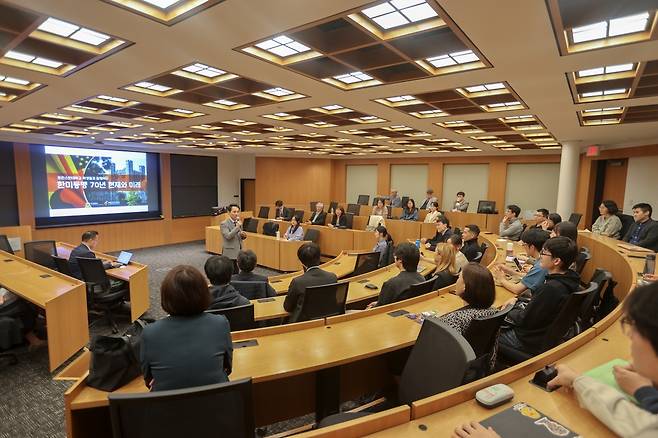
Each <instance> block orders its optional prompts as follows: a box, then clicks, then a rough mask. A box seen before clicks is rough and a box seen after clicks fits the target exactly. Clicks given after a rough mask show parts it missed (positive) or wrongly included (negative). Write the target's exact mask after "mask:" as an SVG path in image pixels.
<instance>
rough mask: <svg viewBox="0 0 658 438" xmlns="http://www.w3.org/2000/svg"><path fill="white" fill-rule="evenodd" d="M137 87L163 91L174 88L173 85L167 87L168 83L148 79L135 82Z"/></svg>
mask: <svg viewBox="0 0 658 438" xmlns="http://www.w3.org/2000/svg"><path fill="white" fill-rule="evenodd" d="M135 87H139V88H146V89H147V90H153V91H159V92H161V93H163V92H165V91H169V90H171V89H172V88H171V87H167V86H166V85H158V84H154V83H152V82H147V81H142V82H137V83H136V84H135Z"/></svg>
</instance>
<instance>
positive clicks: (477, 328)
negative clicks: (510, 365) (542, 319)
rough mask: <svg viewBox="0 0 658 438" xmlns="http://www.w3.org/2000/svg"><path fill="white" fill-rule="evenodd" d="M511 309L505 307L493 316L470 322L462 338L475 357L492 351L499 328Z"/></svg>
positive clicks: (510, 307) (478, 318) (474, 319)
mask: <svg viewBox="0 0 658 438" xmlns="http://www.w3.org/2000/svg"><path fill="white" fill-rule="evenodd" d="M513 307H514V306H507V307H506V308H504V309H503V310H501V311H499V312H496V313H494V314H493V315H490V316H482V317H477V318H473V319H472V320H471V324H470V325H469V326H468V328H467V329H466V331H465V332H464V337H465V338H466V340H467V341H468V343H469V344H470V345H471V347H472V348H473V351H474V352H475V356H476V357H481V356H483V355H485V354H489V353H491V352H492V351H493V348H494V346H495V345H496V339H497V338H498V331H499V330H500V326H501V325H502V324H503V321H505V317H506V316H507V314H508V313H509V311H510V310H512V308H513Z"/></svg>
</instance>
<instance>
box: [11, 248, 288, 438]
mask: <svg viewBox="0 0 658 438" xmlns="http://www.w3.org/2000/svg"><path fill="white" fill-rule="evenodd" d="M208 257H209V254H208V253H206V251H205V247H204V243H203V242H191V243H184V244H179V245H167V246H160V247H155V248H146V249H140V250H135V251H133V259H134V260H135V261H138V262H140V263H144V264H146V265H148V266H149V288H150V294H151V307H150V309H149V311H148V312H147V314H146V316H148V317H151V318H155V319H159V318H162V317H164V316H165V314H164V312H163V310H162V308H161V307H160V290H159V288H160V283H161V282H162V279H163V278H164V276H165V275H166V274H167V272H168V271H169V270H170V269H171V268H172V267H174V266H176V265H179V264H187V265H192V266H195V267H197V268H198V269H200V270H201V272H203V264H204V263H205V261H206V259H207V258H208ZM256 272H257V273H259V274H262V275H267V276H269V275H275V274H278V272H276V271H271V270H268V269H264V268H256ZM128 319H129V318H128V317H127V316H126V317H125V318H123V319H119V320H117V323H118V325H119V328H120V330H122V331H123V330H124V329H125V328H127V327H128V326H129V321H128ZM90 332H91V335H92V336H93V335H96V334H110V333H111V330H110V328H109V327H108V326H107V325H106V324H103V323H98V324H94V326H93V327H92V328H91V330H90ZM12 352H14V353H16V354H17V355H18V358H19V363H18V364H17V365H13V366H9V365H7V361H6V360H3V359H0V438H19V437H20V438H23V437H30V438H41V437H48V438H50V437H57V438H61V437H65V436H66V434H65V426H64V391H66V389H67V388H68V387H69V386H70V383H68V382H57V381H54V380H52V375H51V374H50V372H49V371H48V351H47V350H46V349H41V350H39V351H36V352H28V351H27V348H26V347H20V348H16V349H14V350H12ZM277 426H278V427H276V428H273V430H274V429H276V430H281V429H285V428H288V427H283V426H282V425H277ZM268 431H269V430H268Z"/></svg>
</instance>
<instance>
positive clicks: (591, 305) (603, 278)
mask: <svg viewBox="0 0 658 438" xmlns="http://www.w3.org/2000/svg"><path fill="white" fill-rule="evenodd" d="M611 281H612V274H611V273H610V272H608V271H606V270H605V269H601V268H597V269H596V270H595V271H594V273H593V274H592V279H591V280H590V282H592V283H596V284H598V287H597V289H596V290H595V291H592V293H591V294H589V295H588V296H587V298H586V299H585V301H583V306H582V307H581V309H580V315H579V316H578V319H577V320H576V334H580V333H582V332H584V331H585V330H587V329H588V328H590V327H592V326H593V325H594V323H595V322H596V311H597V309H598V308H599V306H600V304H601V297H602V296H603V293H604V291H605V290H606V288H607V287H608V285H609V284H610V282H611Z"/></svg>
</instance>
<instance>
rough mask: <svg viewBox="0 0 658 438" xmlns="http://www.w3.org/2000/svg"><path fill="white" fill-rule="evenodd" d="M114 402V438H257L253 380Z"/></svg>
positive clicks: (119, 397) (117, 398)
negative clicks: (255, 434)
mask: <svg viewBox="0 0 658 438" xmlns="http://www.w3.org/2000/svg"><path fill="white" fill-rule="evenodd" d="M108 398H109V401H110V418H111V422H112V436H113V437H114V438H180V437H183V436H193V437H194V438H211V437H212V438H215V437H218V436H226V437H235V438H247V437H248V438H253V437H254V430H255V421H254V412H253V403H252V386H251V378H247V379H241V380H235V381H233V382H226V383H218V384H215V385H206V386H196V387H192V388H186V389H175V390H171V391H157V392H142V393H136V394H121V393H116V392H113V393H110V394H109V396H108Z"/></svg>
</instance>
